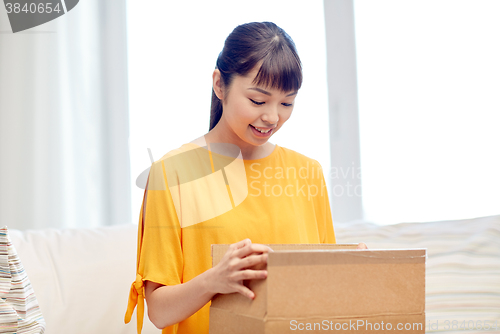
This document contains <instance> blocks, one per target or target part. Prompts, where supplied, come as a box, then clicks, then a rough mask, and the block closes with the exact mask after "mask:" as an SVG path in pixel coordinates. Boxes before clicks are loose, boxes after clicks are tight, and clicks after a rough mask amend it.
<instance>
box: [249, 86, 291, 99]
mask: <svg viewBox="0 0 500 334" xmlns="http://www.w3.org/2000/svg"><path fill="white" fill-rule="evenodd" d="M248 89H253V90H256V91H258V92H261V93H262V94H266V95H269V96H271V95H272V94H271V93H269V92H268V91H265V90H263V89H261V88H258V87H251V88H248ZM295 94H297V91H295V92H293V93H291V94H288V95H287V96H286V97H288V96H292V95H295Z"/></svg>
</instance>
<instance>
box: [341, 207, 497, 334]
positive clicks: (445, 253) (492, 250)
mask: <svg viewBox="0 0 500 334" xmlns="http://www.w3.org/2000/svg"><path fill="white" fill-rule="evenodd" d="M335 233H336V235H337V242H339V243H345V242H360V241H361V242H365V243H366V244H367V245H368V247H369V248H372V249H376V248H382V249H383V248H427V262H426V319H427V322H426V325H427V326H429V325H432V328H428V332H435V331H436V329H439V331H444V330H445V329H446V328H448V329H449V331H446V333H464V331H466V332H467V333H476V332H475V331H472V326H473V324H474V327H475V328H477V327H479V326H478V325H481V326H482V327H483V331H481V330H478V331H477V333H480V332H481V333H482V332H484V327H485V321H488V323H489V326H491V325H493V324H495V322H496V324H497V326H498V327H497V330H495V331H494V332H496V333H498V332H500V312H499V310H500V216H491V217H481V218H475V219H464V220H450V221H437V222H427V223H400V224H396V225H386V226H380V225H375V224H373V223H369V222H365V221H354V222H350V223H337V224H335ZM454 321H456V322H455V323H454ZM436 324H437V325H438V326H436ZM453 324H456V326H455V327H454V326H453ZM447 325H448V327H447ZM462 325H463V327H462V328H460V326H462ZM436 327H438V328H436ZM468 328H469V329H468ZM491 330H492V329H490V331H491ZM486 332H488V331H486Z"/></svg>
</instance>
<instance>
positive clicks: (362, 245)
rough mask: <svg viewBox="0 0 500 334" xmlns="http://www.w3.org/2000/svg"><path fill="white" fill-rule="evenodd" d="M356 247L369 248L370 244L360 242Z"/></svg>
mask: <svg viewBox="0 0 500 334" xmlns="http://www.w3.org/2000/svg"><path fill="white" fill-rule="evenodd" d="M356 249H368V246H366V244H365V243H364V242H360V243H359V244H358V246H357V247H356Z"/></svg>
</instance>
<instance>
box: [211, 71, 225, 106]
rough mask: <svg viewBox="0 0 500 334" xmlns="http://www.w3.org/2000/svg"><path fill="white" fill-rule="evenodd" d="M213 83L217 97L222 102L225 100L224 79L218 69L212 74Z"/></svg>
mask: <svg viewBox="0 0 500 334" xmlns="http://www.w3.org/2000/svg"><path fill="white" fill-rule="evenodd" d="M212 81H213V88H214V92H215V95H217V97H218V98H219V100H221V101H222V100H223V99H224V94H223V89H222V78H221V75H220V71H219V70H218V69H215V70H214V73H213V74H212Z"/></svg>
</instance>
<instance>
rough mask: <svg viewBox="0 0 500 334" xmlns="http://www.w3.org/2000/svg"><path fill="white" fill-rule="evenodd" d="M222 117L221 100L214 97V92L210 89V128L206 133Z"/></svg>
mask: <svg viewBox="0 0 500 334" xmlns="http://www.w3.org/2000/svg"><path fill="white" fill-rule="evenodd" d="M221 116H222V103H221V100H219V98H218V97H217V95H215V92H214V90H213V88H212V105H211V106H210V128H209V130H208V131H211V130H212V129H213V128H214V127H215V126H216V125H217V123H219V121H220V118H221Z"/></svg>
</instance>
